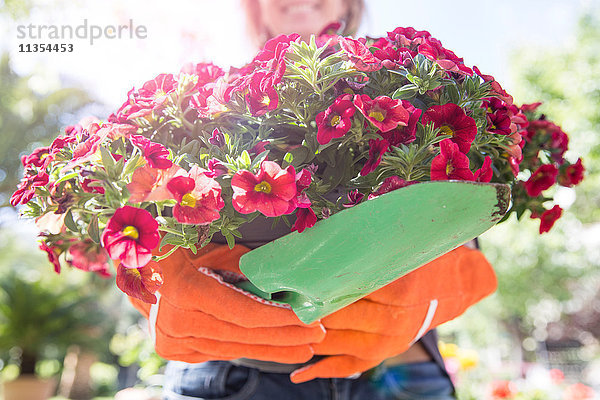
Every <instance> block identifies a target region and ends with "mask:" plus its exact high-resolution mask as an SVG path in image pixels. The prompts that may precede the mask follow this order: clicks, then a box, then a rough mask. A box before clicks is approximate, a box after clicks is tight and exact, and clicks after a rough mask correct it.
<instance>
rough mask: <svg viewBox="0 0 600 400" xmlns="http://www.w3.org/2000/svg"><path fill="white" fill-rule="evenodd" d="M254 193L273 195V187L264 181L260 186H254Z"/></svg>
mask: <svg viewBox="0 0 600 400" xmlns="http://www.w3.org/2000/svg"><path fill="white" fill-rule="evenodd" d="M254 191H256V192H263V193H267V194H269V193H271V185H269V182H266V181H262V182H261V183H259V184H258V185H256V186H254Z"/></svg>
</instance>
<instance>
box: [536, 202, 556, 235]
mask: <svg viewBox="0 0 600 400" xmlns="http://www.w3.org/2000/svg"><path fill="white" fill-rule="evenodd" d="M562 212H563V209H562V208H560V206H554V207H552V208H551V209H550V210H546V211H544V212H543V213H542V215H537V214H535V213H533V214H531V218H539V219H540V235H541V234H542V233H545V232H548V231H550V229H552V227H553V226H554V223H555V222H556V221H557V220H558V219H559V218H560V217H561V216H562Z"/></svg>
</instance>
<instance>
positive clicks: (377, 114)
mask: <svg viewBox="0 0 600 400" xmlns="http://www.w3.org/2000/svg"><path fill="white" fill-rule="evenodd" d="M369 117H371V118H373V119H374V120H377V121H379V122H381V121H383V120H384V119H385V117H384V116H383V113H382V112H381V111H371V112H370V113H369Z"/></svg>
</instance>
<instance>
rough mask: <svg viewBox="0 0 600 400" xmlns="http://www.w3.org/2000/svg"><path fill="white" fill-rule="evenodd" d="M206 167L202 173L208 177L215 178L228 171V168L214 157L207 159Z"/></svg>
mask: <svg viewBox="0 0 600 400" xmlns="http://www.w3.org/2000/svg"><path fill="white" fill-rule="evenodd" d="M206 168H208V171H206V172H204V174H205V175H206V176H208V177H209V178H216V177H218V176H221V175H225V174H226V173H227V172H229V169H228V168H227V167H226V166H225V165H224V164H223V163H222V162H221V161H219V160H217V159H216V158H211V159H210V160H208V161H207V163H206Z"/></svg>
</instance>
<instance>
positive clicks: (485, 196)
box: [240, 181, 510, 324]
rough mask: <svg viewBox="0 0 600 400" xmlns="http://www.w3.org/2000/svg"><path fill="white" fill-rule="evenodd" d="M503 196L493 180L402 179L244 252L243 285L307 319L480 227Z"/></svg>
mask: <svg viewBox="0 0 600 400" xmlns="http://www.w3.org/2000/svg"><path fill="white" fill-rule="evenodd" d="M509 202H510V188H509V187H508V186H507V185H501V184H490V183H474V182H462V181H460V182H459V181H437V182H425V183H420V184H416V185H411V186H407V187H404V188H401V189H398V190H395V191H393V192H390V193H387V194H384V195H382V196H379V197H377V198H375V199H372V200H369V201H366V202H364V203H361V204H359V205H357V206H354V207H352V208H350V209H348V210H344V211H342V212H339V213H337V214H334V215H332V216H331V217H329V218H328V219H326V220H322V221H320V222H318V223H317V224H316V225H315V226H314V227H312V228H308V229H306V230H305V231H304V232H302V233H298V232H292V233H290V234H289V235H286V236H284V237H282V238H279V239H277V240H275V241H273V242H270V243H268V244H266V245H264V246H261V247H259V248H257V249H254V250H252V251H250V252H248V253H246V254H245V255H244V256H243V257H242V258H241V259H240V269H241V271H242V273H244V275H246V277H247V278H248V279H249V281H250V282H249V283H248V282H247V283H246V284H245V285H244V288H245V289H246V290H250V291H253V292H254V293H256V294H258V295H259V296H261V297H264V298H267V299H273V300H276V301H280V302H283V303H287V304H289V305H290V306H291V307H292V310H293V311H294V312H295V313H296V315H297V316H298V318H299V319H300V320H301V321H302V322H304V323H307V324H309V323H311V322H314V321H316V320H318V319H320V318H323V317H325V316H327V315H329V314H331V313H333V312H335V311H337V310H339V309H340V308H343V307H345V306H346V305H348V304H350V303H353V302H354V301H356V300H358V299H360V298H362V297H364V296H366V295H368V294H369V293H372V292H374V291H375V290H377V289H379V288H381V287H383V286H385V285H386V284H388V283H390V282H392V281H394V280H396V279H398V278H399V277H401V276H403V275H405V274H407V273H409V272H411V271H413V270H415V269H417V268H419V267H421V266H423V265H424V264H426V263H428V262H429V261H431V260H433V259H435V258H437V257H439V256H441V255H443V254H445V253H447V252H448V251H450V250H452V249H454V248H456V247H458V246H460V245H462V244H464V243H466V242H468V241H469V240H471V239H473V238H475V237H477V236H479V235H481V234H482V233H483V232H485V231H487V230H488V229H490V228H491V227H492V226H494V225H495V224H496V223H497V222H498V221H500V220H501V219H502V217H503V216H504V214H505V213H506V211H507V209H508V205H509ZM252 285H253V286H254V287H252Z"/></svg>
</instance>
